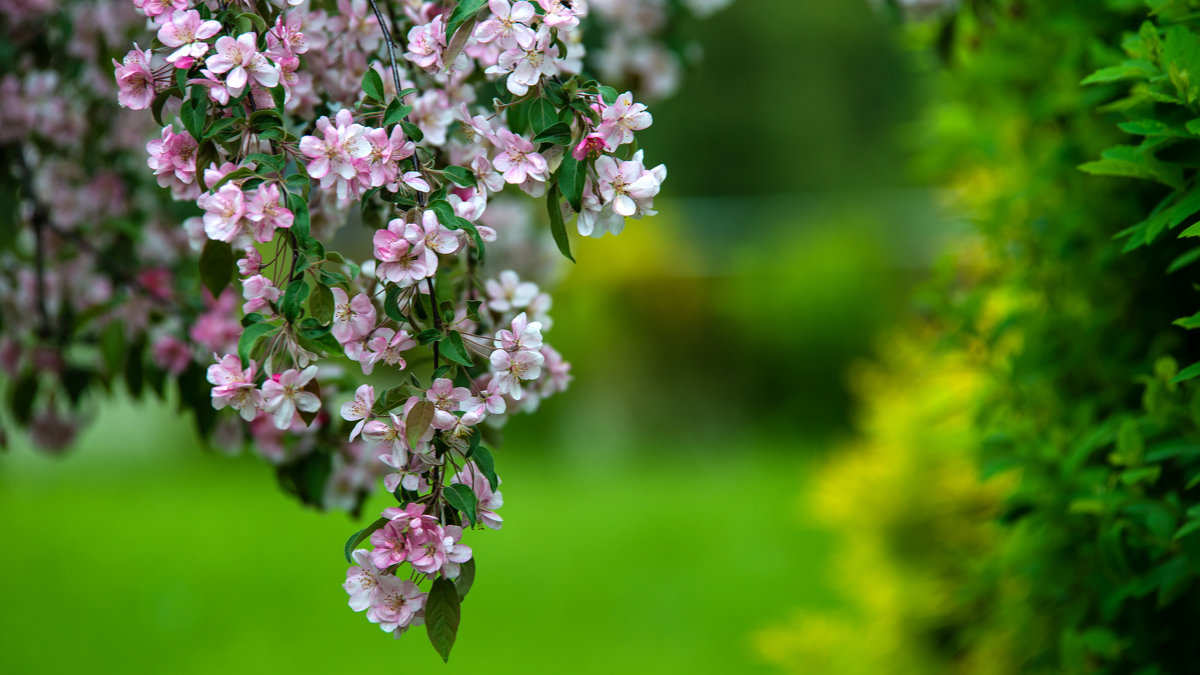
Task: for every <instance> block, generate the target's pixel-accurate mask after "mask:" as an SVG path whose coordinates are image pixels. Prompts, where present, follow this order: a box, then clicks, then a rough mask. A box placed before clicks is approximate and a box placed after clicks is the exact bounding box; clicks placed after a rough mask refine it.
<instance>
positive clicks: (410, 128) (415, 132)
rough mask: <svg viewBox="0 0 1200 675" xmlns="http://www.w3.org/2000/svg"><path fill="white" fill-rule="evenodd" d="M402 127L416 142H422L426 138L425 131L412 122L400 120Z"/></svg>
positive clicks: (406, 134)
mask: <svg viewBox="0 0 1200 675" xmlns="http://www.w3.org/2000/svg"><path fill="white" fill-rule="evenodd" d="M400 128H401V129H403V130H404V135H405V136H408V138H409V139H410V140H412V141H413V142H414V143H420V142H421V141H423V140H425V134H424V132H422V131H421V129H420V128H419V127H417V125H415V124H413V123H412V122H408V121H402V122H400Z"/></svg>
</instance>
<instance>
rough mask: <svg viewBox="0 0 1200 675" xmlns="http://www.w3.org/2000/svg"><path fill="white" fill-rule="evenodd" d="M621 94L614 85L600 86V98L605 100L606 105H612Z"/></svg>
mask: <svg viewBox="0 0 1200 675" xmlns="http://www.w3.org/2000/svg"><path fill="white" fill-rule="evenodd" d="M618 96H620V94H618V93H617V90H616V89H613V88H612V87H600V98H601V99H602V100H603V101H604V105H612V104H613V103H616V102H617V97H618Z"/></svg>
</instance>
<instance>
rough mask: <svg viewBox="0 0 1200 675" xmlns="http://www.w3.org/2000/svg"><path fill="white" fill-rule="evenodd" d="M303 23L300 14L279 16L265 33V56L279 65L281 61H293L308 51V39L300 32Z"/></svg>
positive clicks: (291, 13) (293, 13)
mask: <svg viewBox="0 0 1200 675" xmlns="http://www.w3.org/2000/svg"><path fill="white" fill-rule="evenodd" d="M303 24H304V22H303V21H302V20H301V18H300V14H298V13H296V12H289V13H286V14H280V15H279V17H278V18H276V19H275V25H274V26H272V27H271V30H270V31H269V32H268V33H267V56H270V57H271V59H272V60H273V61H275V62H276V63H279V62H280V61H281V60H283V59H294V58H296V55H298V54H303V53H305V52H307V51H308V38H306V37H305V36H304V33H302V32H300V29H301V28H302V27H303Z"/></svg>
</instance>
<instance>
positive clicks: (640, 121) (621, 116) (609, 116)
mask: <svg viewBox="0 0 1200 675" xmlns="http://www.w3.org/2000/svg"><path fill="white" fill-rule="evenodd" d="M653 121H654V118H653V117H651V116H650V113H648V112H646V106H644V105H642V104H641V103H634V102H633V94H632V93H630V92H625V93H624V94H621V95H620V96H618V97H617V100H616V101H613V104H612V105H610V106H608V107H606V108H604V112H603V113H601V119H600V128H599V129H597V132H598V133H599V134H600V135H601V136H602V137H603V138H604V142H605V143H606V144H607V145H608V147H609V148H612V149H614V150H615V149H616V148H617V146H620V145H624V144H626V143H630V142H632V141H633V132H635V131H641V130H642V129H645V128H647V127H649V126H650V124H651V123H652V122H653ZM577 159H578V158H577Z"/></svg>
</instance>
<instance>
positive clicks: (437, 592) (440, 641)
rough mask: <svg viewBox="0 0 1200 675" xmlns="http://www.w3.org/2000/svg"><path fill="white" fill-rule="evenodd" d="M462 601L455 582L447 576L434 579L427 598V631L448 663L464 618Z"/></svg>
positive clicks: (434, 646) (435, 646)
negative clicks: (459, 625)
mask: <svg viewBox="0 0 1200 675" xmlns="http://www.w3.org/2000/svg"><path fill="white" fill-rule="evenodd" d="M461 603H462V600H461V599H460V598H459V597H458V589H457V588H455V587H454V582H453V581H450V580H449V579H447V578H446V577H438V578H437V579H435V580H434V582H433V588H430V589H429V597H428V598H426V600H425V632H426V633H428V634H429V641H430V642H431V643H433V648H434V649H436V650H437V653H438V654H440V655H441V657H442V660H443V661H445V662H447V663H449V662H450V650H451V649H452V648H453V647H454V638H455V637H457V635H458V624H459V621H460V620H461V619H462V605H461Z"/></svg>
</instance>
